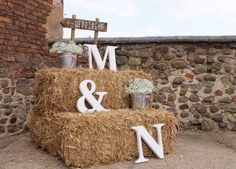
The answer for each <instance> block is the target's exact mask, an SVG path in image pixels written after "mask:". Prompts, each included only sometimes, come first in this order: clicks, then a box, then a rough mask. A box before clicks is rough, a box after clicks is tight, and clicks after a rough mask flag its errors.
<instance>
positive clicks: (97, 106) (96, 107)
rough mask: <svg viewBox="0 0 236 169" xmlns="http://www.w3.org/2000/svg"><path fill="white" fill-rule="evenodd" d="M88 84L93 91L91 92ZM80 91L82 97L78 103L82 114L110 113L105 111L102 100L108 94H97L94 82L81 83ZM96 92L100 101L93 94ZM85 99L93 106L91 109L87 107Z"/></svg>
mask: <svg viewBox="0 0 236 169" xmlns="http://www.w3.org/2000/svg"><path fill="white" fill-rule="evenodd" d="M88 84H90V86H91V89H90V90H89V87H88ZM79 89H80V92H81V94H82V95H83V96H82V97H80V98H79V100H78V101H77V105H76V107H77V109H78V111H80V112H81V113H86V112H95V111H108V110H107V109H105V108H104V107H103V106H102V105H101V102H102V99H103V97H104V95H106V94H107V92H95V89H96V84H95V83H94V81H92V80H84V81H82V82H81V83H80V85H79ZM94 92H95V94H96V95H98V100H97V99H96V98H95V97H94V96H93V93H94ZM85 99H86V100H87V101H88V103H89V104H90V105H91V106H92V108H91V109H89V108H87V107H86V105H85Z"/></svg>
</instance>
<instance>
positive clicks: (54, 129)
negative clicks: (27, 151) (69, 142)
mask: <svg viewBox="0 0 236 169" xmlns="http://www.w3.org/2000/svg"><path fill="white" fill-rule="evenodd" d="M52 118H53V117H51V118H50V117H49V116H48V117H47V118H45V117H42V116H38V115H36V114H35V113H34V112H33V111H32V110H30V111H29V112H28V115H27V127H28V131H29V133H30V137H31V139H32V141H33V142H35V143H36V144H37V145H38V146H40V147H41V148H42V149H44V150H47V152H48V153H49V154H50V155H59V154H58V151H59V149H60V145H61V138H60V131H61V130H62V126H61V125H60V124H59V123H57V121H55V120H53V119H52Z"/></svg>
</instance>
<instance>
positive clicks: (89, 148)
mask: <svg viewBox="0 0 236 169" xmlns="http://www.w3.org/2000/svg"><path fill="white" fill-rule="evenodd" d="M52 116H53V117H40V116H35V117H36V118H37V119H35V120H34V121H38V120H39V119H41V120H43V121H45V122H44V125H41V124H40V129H39V130H42V131H44V132H45V131H46V133H47V134H44V135H43V136H41V134H40V133H43V132H40V133H38V130H36V131H34V129H30V131H31V136H34V137H39V138H38V139H37V140H39V142H41V143H43V145H44V148H46V149H47V150H48V151H50V152H57V153H58V152H60V153H58V154H59V155H60V156H61V157H62V159H63V160H64V161H65V163H66V165H67V166H75V167H89V166H94V165H101V164H110V163H114V162H120V161H126V160H133V159H136V158H137V156H138V151H137V144H136V135H135V132H134V131H133V130H131V127H134V126H137V125H143V126H144V127H145V128H146V129H147V130H148V131H149V132H150V133H152V134H153V135H154V138H156V135H155V134H156V130H155V129H154V128H153V126H152V125H153V124H157V123H164V124H165V126H164V127H163V129H162V137H163V144H164V152H165V153H166V154H168V153H171V152H172V151H173V148H172V144H173V141H174V140H175V136H176V126H177V120H176V118H175V117H174V115H173V114H172V113H169V112H166V111H160V110H157V109H150V110H145V111H143V110H135V111H132V110H129V109H123V110H112V111H109V112H100V113H99V112H97V113H87V114H78V113H77V114H76V113H66V112H64V113H57V114H54V115H52ZM39 121H40V120H39ZM50 121H51V122H53V124H50V123H48V122H50ZM39 123H41V122H39ZM46 123H47V124H46ZM31 124H32V123H31ZM54 124H55V125H54ZM29 127H30V128H36V127H39V125H38V124H32V125H31V126H29ZM34 132H36V133H34ZM40 145H42V144H40ZM55 145H56V146H55ZM56 149H58V150H56ZM144 154H145V155H146V156H153V154H152V152H151V151H150V150H149V148H147V147H146V146H144Z"/></svg>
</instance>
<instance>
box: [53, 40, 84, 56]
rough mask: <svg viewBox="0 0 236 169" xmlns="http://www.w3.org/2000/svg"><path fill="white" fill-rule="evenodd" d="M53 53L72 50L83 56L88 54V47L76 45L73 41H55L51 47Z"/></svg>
mask: <svg viewBox="0 0 236 169" xmlns="http://www.w3.org/2000/svg"><path fill="white" fill-rule="evenodd" d="M50 52H51V53H66V52H71V53H73V54H78V55H80V56H81V55H82V56H87V48H86V47H85V46H83V45H81V44H78V45H76V44H75V43H74V42H73V41H67V42H55V43H54V44H53V45H52V48H51V49H50Z"/></svg>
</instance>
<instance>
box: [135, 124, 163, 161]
mask: <svg viewBox="0 0 236 169" xmlns="http://www.w3.org/2000/svg"><path fill="white" fill-rule="evenodd" d="M153 126H154V127H155V128H156V130H157V137H158V143H157V142H156V141H155V140H154V138H153V137H152V136H151V135H150V134H149V133H148V131H147V130H146V129H145V128H144V127H143V126H136V127H132V129H133V130H135V131H136V135H137V143H138V153H139V157H138V160H136V161H135V163H143V162H146V161H148V159H147V158H145V157H144V156H143V146H142V139H143V141H144V142H145V143H146V144H147V145H148V147H149V148H150V149H151V150H152V151H153V152H154V154H155V155H156V156H157V157H159V158H160V159H163V158H164V150H163V145H162V137H161V128H162V126H164V124H155V125H153Z"/></svg>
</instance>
